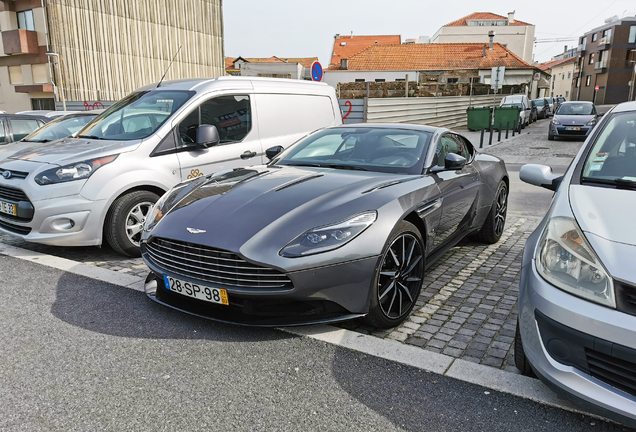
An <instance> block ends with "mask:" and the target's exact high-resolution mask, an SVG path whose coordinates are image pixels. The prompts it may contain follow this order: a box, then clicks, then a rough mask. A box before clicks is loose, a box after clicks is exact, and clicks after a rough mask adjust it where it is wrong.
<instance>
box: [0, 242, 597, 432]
mask: <svg viewBox="0 0 636 432" xmlns="http://www.w3.org/2000/svg"><path fill="white" fill-rule="evenodd" d="M0 254H2V255H6V256H9V257H13V258H17V259H22V260H25V261H29V262H32V263H37V264H41V265H44V266H47V267H52V268H55V269H58V270H62V271H65V272H69V273H73V274H77V275H80V276H84V277H87V278H90V279H95V280H99V281H103V282H107V283H110V284H113V285H117V286H120V287H124V288H128V289H132V290H135V291H140V292H144V288H143V287H144V280H143V278H140V277H137V276H132V275H129V274H125V273H120V272H117V271H114V270H108V269H104V268H99V267H95V266H91V265H88V264H83V263H80V262H77V261H73V260H69V259H66V258H59V257H56V256H53V255H47V254H43V253H40V252H34V251H30V250H27V249H22V248H19V247H16V246H10V245H7V244H4V243H1V242H0ZM278 330H281V331H284V332H286V333H290V334H294V335H297V336H302V337H309V338H311V339H315V340H319V341H322V342H326V343H330V344H333V345H337V346H340V347H343V348H347V349H351V350H354V351H358V352H361V353H364V354H368V355H372V356H374V357H379V358H382V359H385V360H389V361H394V362H398V363H401V364H404V365H408V366H412V367H415V368H418V369H421V370H424V371H427V372H432V373H435V374H438V375H444V376H447V377H450V378H454V379H457V380H460V381H464V382H468V383H471V384H476V385H480V386H483V387H486V388H489V389H492V390H495V391H500V392H502V393H507V394H510V395H513V396H517V397H521V398H524V399H530V400H532V401H534V402H538V403H541V404H545V405H549V406H553V407H557V408H561V409H564V410H567V411H571V412H575V413H578V414H584V415H587V416H591V417H595V418H599V419H603V420H604V418H603V417H600V416H596V415H594V414H591V413H588V412H585V411H583V410H581V409H580V408H578V407H577V406H575V405H573V404H572V403H570V402H568V401H566V400H564V399H560V398H559V397H558V396H557V395H556V394H555V393H553V392H552V391H551V390H549V389H548V388H547V387H545V386H544V385H543V383H541V381H539V380H538V379H534V378H530V377H526V376H523V375H520V374H515V373H512V372H506V371H503V370H500V369H495V368H492V367H489V366H484V365H480V364H475V363H471V362H468V361H465V360H461V359H456V358H454V357H451V356H447V355H444V354H438V353H434V352H431V351H426V350H423V349H421V348H416V347H414V346H411V345H405V344H402V343H400V342H397V341H395V340H390V339H379V338H376V337H374V336H369V335H364V334H361V333H356V332H353V331H350V330H345V329H340V328H337V327H332V326H329V325H311V326H303V327H287V328H278Z"/></svg>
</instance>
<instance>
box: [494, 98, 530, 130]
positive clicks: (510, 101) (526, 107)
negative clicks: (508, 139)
mask: <svg viewBox="0 0 636 432" xmlns="http://www.w3.org/2000/svg"><path fill="white" fill-rule="evenodd" d="M499 106H516V107H518V108H519V123H518V124H519V125H521V127H520V129H523V128H524V127H526V126H528V125H529V124H530V119H531V116H532V104H531V103H530V99H528V96H526V95H510V96H506V97H504V98H503V99H502V100H501V103H500V104H499Z"/></svg>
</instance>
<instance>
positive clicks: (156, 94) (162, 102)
mask: <svg viewBox="0 0 636 432" xmlns="http://www.w3.org/2000/svg"><path fill="white" fill-rule="evenodd" d="M192 95H194V92H190V91H176V90H150V91H143V92H137V93H131V94H129V95H128V96H126V97H125V98H123V99H122V100H120V101H119V102H117V103H116V104H114V105H113V106H112V107H110V108H108V109H107V110H106V111H104V113H102V114H101V115H99V116H98V117H97V118H95V120H94V121H93V122H91V123H90V124H89V125H87V126H86V127H85V128H84V129H82V130H81V131H80V132H79V133H78V134H77V136H78V137H79V138H90V139H103V140H118V141H129V140H136V139H142V138H146V137H148V136H150V135H152V134H153V133H154V132H155V131H156V130H157V129H158V128H159V126H161V125H162V124H163V123H164V122H165V121H166V120H167V119H168V118H169V117H170V116H171V115H172V114H173V113H174V112H176V111H177V110H178V109H179V108H180V107H181V106H182V105H183V104H184V103H185V102H186V101H187V100H188V99H190V98H191V97H192Z"/></svg>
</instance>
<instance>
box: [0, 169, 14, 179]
mask: <svg viewBox="0 0 636 432" xmlns="http://www.w3.org/2000/svg"><path fill="white" fill-rule="evenodd" d="M11 176H12V174H11V171H3V172H2V177H4V178H6V179H10V178H11Z"/></svg>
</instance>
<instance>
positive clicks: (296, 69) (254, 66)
mask: <svg viewBox="0 0 636 432" xmlns="http://www.w3.org/2000/svg"><path fill="white" fill-rule="evenodd" d="M281 75H282V76H281ZM285 75H289V78H290V79H305V76H306V73H305V68H304V67H303V65H301V64H300V63H241V76H250V77H258V76H274V77H275V78H287V77H286V76H285Z"/></svg>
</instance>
